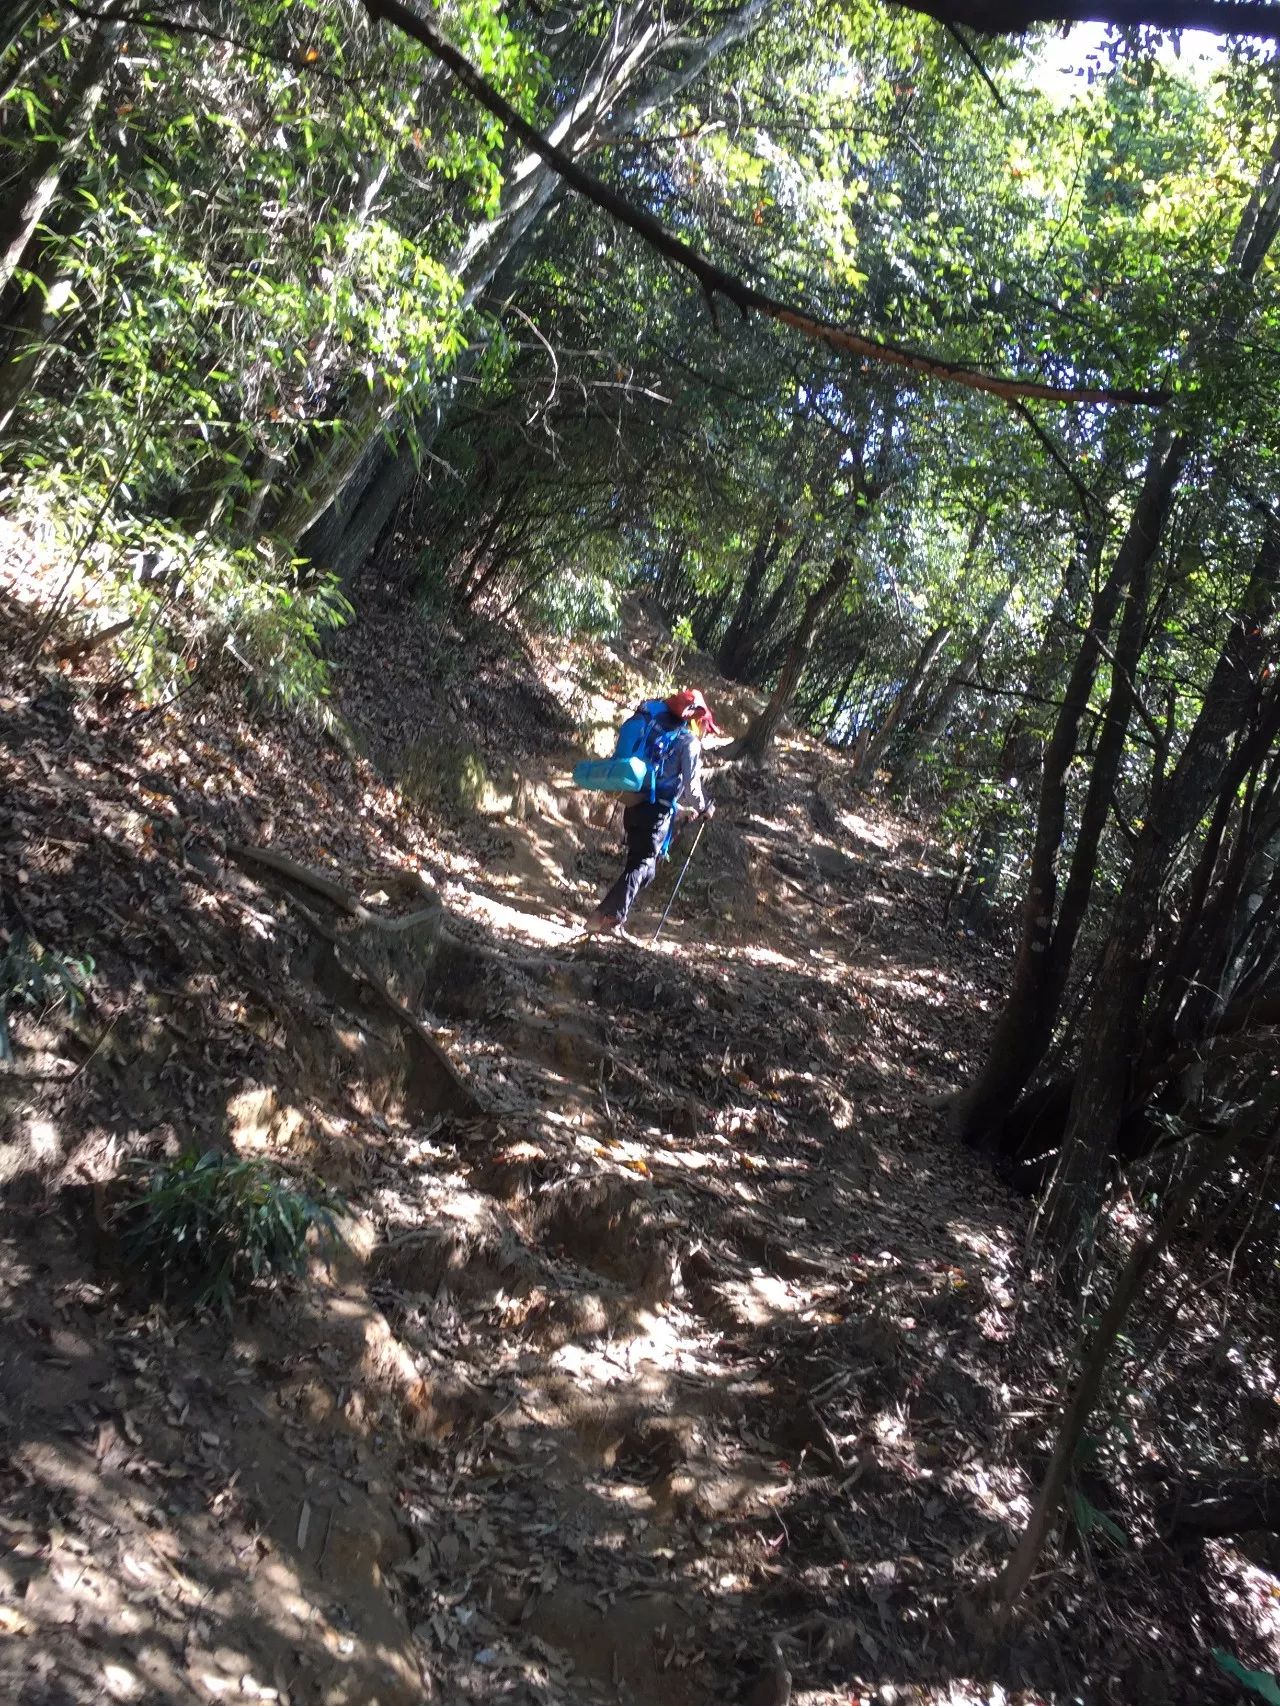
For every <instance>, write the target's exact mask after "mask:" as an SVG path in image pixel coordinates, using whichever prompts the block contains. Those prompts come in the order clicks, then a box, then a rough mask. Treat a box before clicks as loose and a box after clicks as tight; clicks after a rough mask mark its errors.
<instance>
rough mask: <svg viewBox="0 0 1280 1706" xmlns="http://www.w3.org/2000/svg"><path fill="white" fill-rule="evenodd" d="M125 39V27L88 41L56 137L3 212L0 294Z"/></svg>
mask: <svg viewBox="0 0 1280 1706" xmlns="http://www.w3.org/2000/svg"><path fill="white" fill-rule="evenodd" d="M123 34H124V25H123V24H121V23H107V24H103V25H102V26H101V27H100V28H99V29H97V30H95V31H94V33H93V35H92V36H91V37H90V38H89V41H88V44H87V46H86V48H85V52H84V58H83V59H82V60H81V62H80V65H79V67H78V69H77V70H76V72H75V75H74V76H73V77H72V79H71V82H70V84H69V86H68V88H67V93H66V98H65V100H64V101H63V103H62V109H61V111H60V112H59V113H58V116H57V117H56V119H55V120H54V121H53V126H52V128H53V130H54V131H55V132H56V134H55V135H54V136H52V137H51V138H50V140H49V141H48V142H45V143H43V144H42V145H41V146H40V147H39V148H37V149H36V151H35V153H34V154H33V155H32V157H31V160H30V162H29V164H28V166H27V169H26V171H25V173H24V175H23V178H22V181H21V182H20V183H19V185H18V187H17V189H16V190H15V191H14V192H13V193H12V194H11V195H10V196H9V197H7V198H6V202H5V207H4V210H3V212H0V291H3V290H4V289H5V287H6V286H7V285H8V283H9V280H10V279H11V278H12V277H13V275H14V273H15V272H16V271H17V270H18V267H19V266H20V265H21V263H22V257H23V255H24V254H25V253H26V250H27V245H28V244H29V243H30V241H31V239H32V237H33V236H34V234H35V230H36V227H37V226H38V225H39V223H40V221H41V220H42V219H43V218H44V216H45V213H46V212H47V211H48V208H49V205H50V203H51V202H52V201H53V199H54V197H55V196H56V195H57V193H58V185H59V184H60V183H61V182H62V174H63V172H64V171H65V170H66V167H67V163H68V161H69V160H70V159H71V157H72V155H73V154H74V153H75V151H76V149H77V148H79V146H80V144H81V143H82V142H83V141H84V138H85V134H86V132H87V131H88V129H89V126H90V124H91V123H92V121H93V115H94V112H95V111H96V109H97V106H98V102H99V101H100V100H101V99H102V91H103V89H104V88H105V87H106V83H107V78H108V76H109V75H110V72H111V67H112V65H113V64H114V62H115V57H116V49H117V47H118V45H119V42H120V38H121V37H122V36H123Z"/></svg>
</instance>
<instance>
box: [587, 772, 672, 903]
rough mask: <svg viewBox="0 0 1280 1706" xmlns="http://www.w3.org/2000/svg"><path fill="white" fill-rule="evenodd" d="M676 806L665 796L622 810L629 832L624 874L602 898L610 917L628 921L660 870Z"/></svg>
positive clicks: (624, 823)
mask: <svg viewBox="0 0 1280 1706" xmlns="http://www.w3.org/2000/svg"><path fill="white" fill-rule="evenodd" d="M674 810H675V807H674V806H673V805H671V804H670V803H669V802H668V801H666V800H655V801H654V802H653V803H652V804H651V803H650V802H649V801H648V800H641V801H640V802H639V803H638V804H637V805H634V806H628V807H627V809H626V811H625V812H623V814H622V827H623V828H624V829H625V830H626V832H627V863H626V865H625V866H624V868H623V872H622V875H621V876H620V877H619V878H618V880H617V882H616V883H615V884H614V885H613V887H612V888H611V889H610V890H609V892H608V894H607V895H606V896H605V897H604V899H603V900H602V901H601V902H600V910H601V912H603V913H604V914H605V915H606V916H607V917H609V918H616V919H617V920H618V922H619V923H620V924H625V923H626V921H627V915H628V914H629V913H630V911H631V908H632V907H633V906H634V905H635V903H636V896H637V895H638V894H639V893H640V890H641V889H643V888H647V887H648V885H649V884H650V883H651V882H652V881H653V879H654V877H655V876H657V874H658V859H659V857H660V855H661V853H662V844H663V842H664V841H665V840H666V839H667V829H668V827H669V826H670V823H671V815H672V813H673V812H674Z"/></svg>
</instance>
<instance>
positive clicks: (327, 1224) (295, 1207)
mask: <svg viewBox="0 0 1280 1706" xmlns="http://www.w3.org/2000/svg"><path fill="white" fill-rule="evenodd" d="M344 1206H345V1204H344V1202H343V1199H342V1198H341V1197H340V1196H338V1195H337V1193H336V1192H334V1191H330V1190H328V1189H327V1188H321V1189H319V1190H317V1191H314V1192H312V1193H311V1194H310V1195H307V1194H306V1193H304V1192H302V1191H300V1190H298V1189H296V1188H295V1187H294V1186H293V1185H292V1184H290V1183H289V1181H288V1180H287V1178H286V1177H285V1176H284V1175H283V1174H282V1173H280V1172H279V1170H278V1169H277V1168H275V1167H272V1166H271V1165H270V1164H269V1163H268V1162H265V1161H240V1160H237V1159H236V1158H235V1157H234V1156H232V1155H224V1154H222V1153H221V1152H220V1151H218V1150H209V1151H206V1152H205V1153H204V1154H199V1153H198V1152H197V1151H196V1150H194V1149H189V1150H187V1151H186V1152H185V1153H184V1154H183V1155H181V1156H179V1157H178V1159H177V1160H176V1161H166V1162H163V1163H161V1164H160V1165H159V1166H151V1167H150V1168H149V1171H148V1176H147V1181H146V1185H145V1187H144V1189H143V1191H142V1193H141V1195H140V1196H139V1197H138V1198H137V1199H136V1201H134V1202H133V1203H131V1204H130V1206H129V1207H128V1209H127V1210H126V1211H125V1216H124V1228H123V1243H124V1249H125V1254H126V1257H127V1258H128V1259H129V1260H130V1261H132V1262H134V1263H136V1264H138V1265H139V1266H141V1267H145V1268H146V1269H147V1270H148V1271H149V1272H150V1273H151V1274H152V1276H153V1277H154V1278H155V1279H156V1280H158V1281H159V1283H160V1286H161V1288H162V1290H163V1291H164V1292H165V1294H166V1295H168V1294H169V1292H170V1291H171V1290H178V1291H180V1292H182V1293H184V1294H185V1295H186V1296H188V1297H189V1298H190V1300H191V1301H192V1302H193V1303H197V1304H202V1303H207V1304H214V1305H216V1306H217V1307H218V1308H220V1309H222V1310H224V1311H226V1312H230V1308H231V1302H232V1299H233V1298H234V1297H235V1295H236V1293H237V1292H241V1291H244V1290H246V1289H247V1288H248V1287H249V1286H251V1285H253V1284H254V1283H255V1282H256V1281H257V1280H260V1279H273V1278H278V1277H279V1276H280V1275H281V1274H298V1273H300V1272H301V1271H302V1268H303V1264H304V1262H305V1260H306V1249H307V1234H308V1233H309V1232H310V1231H311V1229H312V1227H315V1228H317V1229H318V1230H319V1232H320V1233H321V1235H322V1237H323V1238H324V1239H325V1240H326V1241H329V1240H332V1239H335V1238H336V1237H337V1236H338V1231H337V1226H336V1224H335V1221H334V1216H335V1214H337V1213H339V1212H340V1211H341V1210H342V1209H343V1208H344Z"/></svg>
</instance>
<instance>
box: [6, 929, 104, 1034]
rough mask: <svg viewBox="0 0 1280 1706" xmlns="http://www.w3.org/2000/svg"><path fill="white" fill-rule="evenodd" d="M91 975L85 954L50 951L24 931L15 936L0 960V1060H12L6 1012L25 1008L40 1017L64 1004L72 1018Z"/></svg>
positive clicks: (91, 967) (91, 966)
mask: <svg viewBox="0 0 1280 1706" xmlns="http://www.w3.org/2000/svg"><path fill="white" fill-rule="evenodd" d="M92 976H93V961H92V960H91V959H90V958H89V956H88V955H87V954H85V955H83V956H82V957H81V958H80V959H71V958H69V957H67V956H65V955H62V954H55V953H51V952H50V950H49V949H48V948H43V947H41V945H40V943H39V942H34V941H32V939H31V938H30V936H27V935H26V934H25V933H21V932H20V933H19V934H18V935H17V936H15V937H14V938H13V940H12V942H10V944H9V946H8V948H7V949H6V950H5V954H4V957H3V958H2V959H0V1062H5V1063H7V1062H9V1061H11V1060H12V1059H13V1043H12V1041H11V1039H10V1036H9V1015H10V1013H12V1012H13V1011H14V1010H15V1009H17V1008H19V1007H27V1008H30V1009H31V1010H32V1011H33V1012H35V1013H37V1014H38V1015H39V1016H40V1017H41V1018H43V1017H44V1016H45V1014H46V1013H52V1012H53V1011H54V1009H55V1008H58V1007H62V1006H65V1007H66V1008H67V1011H68V1012H69V1013H70V1014H71V1015H72V1017H73V1018H74V1017H75V1015H76V1014H77V1013H78V1012H79V1011H80V1010H81V1008H82V1007H83V1006H84V998H85V985H86V984H87V983H88V981H89V979H90V978H91V977H92Z"/></svg>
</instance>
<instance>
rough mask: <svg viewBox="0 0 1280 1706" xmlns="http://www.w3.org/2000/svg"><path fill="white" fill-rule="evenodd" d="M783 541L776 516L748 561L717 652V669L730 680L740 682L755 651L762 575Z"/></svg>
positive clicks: (774, 558) (775, 556)
mask: <svg viewBox="0 0 1280 1706" xmlns="http://www.w3.org/2000/svg"><path fill="white" fill-rule="evenodd" d="M782 539H783V536H782V534H781V532H780V531H779V528H778V518H777V517H776V516H775V517H774V518H773V520H771V521H770V522H769V524H768V526H767V527H765V528H763V529H762V530H761V533H760V537H759V538H758V539H757V540H756V546H755V550H754V551H752V553H751V555H750V557H748V559H747V568H746V573H745V574H744V575H743V577H742V585H741V587H740V588H739V591H738V601H737V603H736V604H735V605H734V607H733V615H732V616H731V617H730V618H729V624H728V626H727V627H726V629H725V631H724V635H723V638H722V639H721V641H720V645H719V647H718V648H717V651H716V668H717V669H718V670H719V671H720V674H721V675H723V676H727V677H728V679H729V680H730V681H739V680H741V679H742V670H743V669H744V667H745V666H746V662H747V659H748V658H749V657H750V655H751V653H752V651H753V650H754V649H755V642H756V634H755V632H754V621H753V618H754V616H755V608H756V600H757V599H758V598H759V596H760V588H761V586H762V585H763V583H764V578H765V576H766V575H767V574H768V572H769V570H770V569H771V568H772V567H773V564H774V562H775V561H776V560H777V557H778V553H779V552H780V551H781V549H782Z"/></svg>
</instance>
